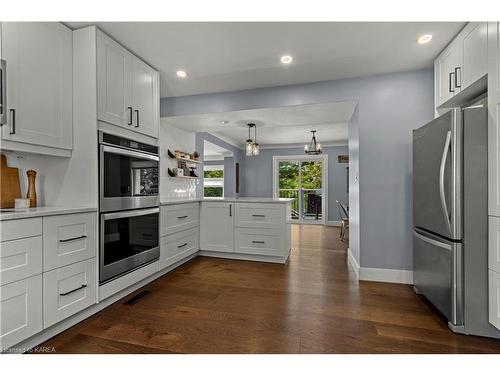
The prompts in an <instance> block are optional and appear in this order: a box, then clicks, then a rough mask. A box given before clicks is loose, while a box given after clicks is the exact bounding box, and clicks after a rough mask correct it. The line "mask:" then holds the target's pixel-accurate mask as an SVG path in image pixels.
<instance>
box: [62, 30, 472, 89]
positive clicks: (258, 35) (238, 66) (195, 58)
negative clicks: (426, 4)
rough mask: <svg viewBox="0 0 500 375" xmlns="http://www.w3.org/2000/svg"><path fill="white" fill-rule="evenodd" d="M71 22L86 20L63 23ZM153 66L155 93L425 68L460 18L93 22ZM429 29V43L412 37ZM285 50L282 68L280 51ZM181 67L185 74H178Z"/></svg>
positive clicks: (235, 87)
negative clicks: (156, 78)
mask: <svg viewBox="0 0 500 375" xmlns="http://www.w3.org/2000/svg"><path fill="white" fill-rule="evenodd" d="M66 24H67V25H68V26H70V27H71V28H80V27H83V26H87V25H90V24H92V23H88V22H87V23H85V22H67V23H66ZM97 26H98V27H100V28H101V29H102V30H103V31H105V32H106V33H108V34H109V35H111V36H112V37H113V38H115V39H116V40H118V41H119V42H120V43H122V44H123V45H124V46H125V47H127V48H128V49H129V50H131V51H132V52H134V53H135V54H136V55H138V56H140V57H141V58H143V59H144V60H145V61H146V62H148V63H149V64H151V65H153V66H154V67H155V68H156V69H158V70H159V71H160V75H161V96H162V97H168V96H183V95H192V94H200V93H210V92H222V91H231V90H243V89H250V88H258V87H271V86H280V85H289V84H296V83H305V82H316V81H324V80H332V79H339V78H347V77H356V76H363V75H370V74H377V73H388V72H396V71H404V70H412V69H419V68H425V67H429V68H430V67H431V66H432V61H433V59H434V58H435V57H436V56H437V55H438V54H439V52H440V51H441V50H442V49H443V48H444V47H445V46H446V45H447V44H448V43H449V42H450V40H451V39H452V38H453V37H454V36H455V35H456V34H457V33H458V31H460V29H461V28H462V27H463V26H464V23H463V22H399V23H398V22H379V23H377V22H357V23H356V22H351V23H348V22H324V23H320V22H317V23H311V22H303V23H292V22H283V23H279V22H269V23H263V22H253V23H252V22H245V23H243V22H242V23H234V22H212V23H210V22H199V23H189V22H184V23H183V22H180V23H175V22H98V23H97ZM429 33H430V34H432V35H433V36H434V37H433V39H432V41H431V42H430V43H429V44H426V45H419V44H417V43H416V38H417V37H418V36H419V35H422V34H429ZM284 54H290V55H292V56H293V57H294V61H293V63H292V64H290V65H289V66H283V65H282V64H281V63H280V60H279V59H280V56H281V55H284ZM179 69H184V70H186V71H187V72H188V73H189V76H188V78H186V79H183V80H181V79H178V78H177V77H176V74H175V73H176V71H177V70H179Z"/></svg>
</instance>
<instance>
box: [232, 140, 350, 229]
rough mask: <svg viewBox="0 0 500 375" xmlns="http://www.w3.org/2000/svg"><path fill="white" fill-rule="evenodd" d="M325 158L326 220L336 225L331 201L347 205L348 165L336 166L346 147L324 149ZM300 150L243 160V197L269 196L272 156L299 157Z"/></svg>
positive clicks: (336, 215) (336, 213)
mask: <svg viewBox="0 0 500 375" xmlns="http://www.w3.org/2000/svg"><path fill="white" fill-rule="evenodd" d="M323 152H324V153H325V154H327V155H328V220H329V221H338V220H340V217H339V210H338V208H337V206H336V203H335V200H337V199H338V200H339V201H341V202H344V203H346V204H347V201H348V199H349V197H348V194H347V173H346V168H347V166H348V164H340V163H339V162H338V158H337V156H338V155H347V152H348V151H347V146H335V147H324V148H323ZM303 154H304V149H303V148H274V149H261V150H260V155H258V156H252V157H247V158H246V160H245V168H244V169H243V170H242V171H241V175H242V181H241V182H242V184H243V185H244V186H245V196H247V197H272V196H273V156H282V155H303Z"/></svg>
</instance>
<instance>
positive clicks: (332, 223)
mask: <svg viewBox="0 0 500 375" xmlns="http://www.w3.org/2000/svg"><path fill="white" fill-rule="evenodd" d="M326 225H327V226H329V227H340V226H342V222H341V221H337V220H329V221H327V222H326Z"/></svg>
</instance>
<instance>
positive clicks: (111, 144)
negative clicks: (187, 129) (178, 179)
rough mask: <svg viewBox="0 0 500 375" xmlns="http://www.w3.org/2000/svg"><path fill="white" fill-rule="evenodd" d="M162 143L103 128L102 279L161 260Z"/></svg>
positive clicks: (101, 152)
mask: <svg viewBox="0 0 500 375" xmlns="http://www.w3.org/2000/svg"><path fill="white" fill-rule="evenodd" d="M158 165H159V155H158V147H157V146H153V145H148V144H145V143H140V142H136V141H133V140H129V139H125V138H121V137H117V136H115V135H111V134H107V133H103V132H99V211H100V250H99V282H100V283H101V284H103V283H106V282H108V281H111V280H114V279H115V278H117V277H120V276H121V275H123V274H125V273H128V272H130V271H133V270H135V269H137V268H139V267H142V266H144V265H146V264H148V263H150V262H153V261H155V260H157V259H158V258H159V256H160V247H159V213H160V208H159V177H158V169H159V168H158Z"/></svg>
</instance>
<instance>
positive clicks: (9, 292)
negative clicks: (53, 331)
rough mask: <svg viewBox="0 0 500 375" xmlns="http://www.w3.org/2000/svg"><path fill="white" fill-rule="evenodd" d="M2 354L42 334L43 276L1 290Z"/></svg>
mask: <svg viewBox="0 0 500 375" xmlns="http://www.w3.org/2000/svg"><path fill="white" fill-rule="evenodd" d="M0 320H1V321H0V350H5V349H6V348H9V347H11V346H13V345H15V344H17V343H19V342H21V341H23V340H25V339H27V338H28V337H30V336H32V335H34V334H35V333H38V332H40V331H41V330H42V275H37V276H33V277H30V278H27V279H24V280H20V281H16V282H14V283H10V284H7V285H3V286H1V287H0Z"/></svg>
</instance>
